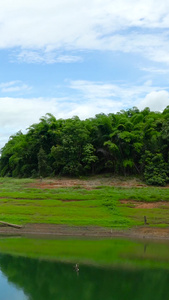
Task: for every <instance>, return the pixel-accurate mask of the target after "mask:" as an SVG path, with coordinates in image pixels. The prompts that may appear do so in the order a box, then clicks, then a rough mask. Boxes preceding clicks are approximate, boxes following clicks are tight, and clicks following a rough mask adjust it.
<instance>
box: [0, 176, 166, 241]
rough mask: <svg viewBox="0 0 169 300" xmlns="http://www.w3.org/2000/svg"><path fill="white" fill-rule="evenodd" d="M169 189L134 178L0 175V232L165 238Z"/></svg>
mask: <svg viewBox="0 0 169 300" xmlns="http://www.w3.org/2000/svg"><path fill="white" fill-rule="evenodd" d="M168 216H169V188H168V187H165V188H160V187H148V186H146V185H145V184H144V183H143V182H142V181H141V180H140V179H138V178H124V177H122V178H121V177H110V176H109V177H108V176H106V177H98V176H97V177H91V178H87V179H83V180H82V179H70V178H67V179H66V178H55V179H54V178H52V179H43V180H38V179H13V178H0V222H1V221H2V222H4V223H12V224H16V225H20V226H22V228H21V229H15V228H11V227H6V226H5V227H3V226H2V224H1V226H0V234H19V235H26V234H31V235H38V234H40V235H48V236H50V235H51V236H52V235H53V236H54V235H55V236H64V235H67V236H99V237H102V236H103V237H104V236H105V237H112V236H121V237H123V236H124V237H125V236H133V237H135V236H136V237H142V238H147V237H148V238H149V237H150V238H156V237H157V238H159V239H160V238H165V239H167V238H168V236H169V218H168Z"/></svg>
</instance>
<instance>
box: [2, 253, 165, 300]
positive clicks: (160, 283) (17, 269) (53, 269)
mask: <svg viewBox="0 0 169 300" xmlns="http://www.w3.org/2000/svg"><path fill="white" fill-rule="evenodd" d="M77 269H78V267H77V268H75V264H70V263H69V264H68V263H60V262H51V261H47V260H42V259H41V260H40V259H30V258H26V257H19V256H12V255H7V254H0V300H129V299H131V300H143V299H144V300H162V299H163V300H168V299H169V270H167V269H163V268H156V269H153V268H152V269H149V268H146V269H145V268H141V269H140V268H139V269H138V268H137V269H136V268H131V269H129V268H126V267H125V268H123V267H122V266H121V267H120V268H118V267H111V268H110V267H99V266H97V267H96V266H90V265H81V264H80V265H79V271H78V270H77Z"/></svg>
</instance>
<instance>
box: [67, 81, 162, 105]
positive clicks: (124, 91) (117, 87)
mask: <svg viewBox="0 0 169 300" xmlns="http://www.w3.org/2000/svg"><path fill="white" fill-rule="evenodd" d="M70 88H71V89H75V90H77V91H79V92H80V93H81V97H84V98H85V99H91V100H93V99H95V100H102V101H103V103H104V100H105V99H109V100H112V101H120V102H121V103H122V104H123V107H131V105H132V103H133V105H136V103H138V100H139V99H140V98H143V97H144V96H146V94H149V93H151V92H152V91H154V90H161V89H162V88H160V87H157V86H156V87H154V86H152V81H151V80H148V81H145V82H144V83H143V84H142V85H129V84H124V83H115V84H114V83H109V84H105V83H103V82H92V81H85V80H75V81H71V82H70Z"/></svg>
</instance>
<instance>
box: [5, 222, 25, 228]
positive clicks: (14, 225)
mask: <svg viewBox="0 0 169 300" xmlns="http://www.w3.org/2000/svg"><path fill="white" fill-rule="evenodd" d="M0 224H2V225H4V226H10V227H14V228H18V229H20V228H22V226H21V225H16V224H11V223H7V222H3V221H0Z"/></svg>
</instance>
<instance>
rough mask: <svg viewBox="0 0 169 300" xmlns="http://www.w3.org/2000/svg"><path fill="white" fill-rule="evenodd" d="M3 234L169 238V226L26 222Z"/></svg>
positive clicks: (5, 229) (0, 233)
mask: <svg viewBox="0 0 169 300" xmlns="http://www.w3.org/2000/svg"><path fill="white" fill-rule="evenodd" d="M0 235H1V236H4V235H5V236H7V235H8V236H9V235H11V236H25V237H33V236H34V237H48V238H55V237H66V236H67V237H93V238H94V237H95V238H96V237H98V238H113V237H121V238H133V239H156V240H161V239H162V240H169V228H152V227H148V226H144V227H139V228H134V229H128V230H113V229H110V228H103V227H94V226H83V227H82V226H67V225H56V224H26V225H25V226H23V227H22V228H21V229H16V228H12V227H8V226H5V227H3V226H1V227H0Z"/></svg>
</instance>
